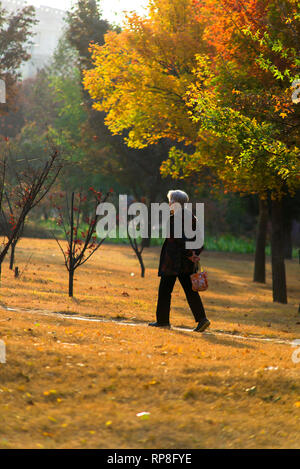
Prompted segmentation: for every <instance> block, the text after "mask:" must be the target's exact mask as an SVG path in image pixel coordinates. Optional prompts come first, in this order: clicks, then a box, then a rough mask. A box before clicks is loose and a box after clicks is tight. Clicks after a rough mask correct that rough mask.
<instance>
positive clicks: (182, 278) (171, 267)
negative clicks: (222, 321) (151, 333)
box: [149, 190, 210, 332]
mask: <svg viewBox="0 0 300 469" xmlns="http://www.w3.org/2000/svg"><path fill="white" fill-rule="evenodd" d="M167 197H168V200H169V206H170V211H171V215H170V229H169V233H168V237H167V238H166V239H165V242H164V244H163V247H162V250H161V255H160V263H159V271H158V275H159V276H160V277H161V280H160V285H159V291H158V301H157V308H156V322H152V323H150V324H149V326H154V327H167V328H169V327H170V306H171V295H172V291H173V288H174V285H175V282H176V279H177V278H178V280H179V282H180V283H181V285H182V288H183V290H184V292H185V295H186V299H187V301H188V304H189V306H190V309H191V311H192V313H193V315H194V318H195V321H196V322H197V323H198V324H197V326H196V328H195V329H194V331H196V332H203V331H204V330H205V329H207V328H208V327H209V325H210V322H209V320H208V319H207V318H206V314H205V310H204V307H203V304H202V301H201V298H200V296H199V293H198V292H196V291H194V290H193V289H192V282H191V278H190V275H191V274H193V273H194V272H195V270H196V267H197V264H198V261H199V260H200V257H199V254H200V253H201V251H202V250H203V246H199V248H198V249H195V250H191V249H186V246H185V244H186V241H192V239H187V238H186V236H185V233H186V230H185V229H184V219H185V218H184V216H183V213H184V210H185V208H184V205H185V204H186V203H187V202H188V201H189V198H188V195H187V194H186V193H185V192H183V191H180V190H176V191H169V193H168V195H167ZM178 207H179V209H181V210H182V218H181V219H180V220H182V236H181V237H180V238H178V237H176V236H175V234H176V233H174V218H175V216H176V213H175V212H176V210H178ZM191 220H192V225H193V226H192V229H193V231H194V230H195V227H196V224H197V219H196V217H195V216H194V215H192V214H191Z"/></svg>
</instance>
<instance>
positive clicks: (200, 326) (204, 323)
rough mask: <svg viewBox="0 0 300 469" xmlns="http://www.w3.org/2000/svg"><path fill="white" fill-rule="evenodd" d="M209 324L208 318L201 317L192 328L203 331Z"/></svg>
mask: <svg viewBox="0 0 300 469" xmlns="http://www.w3.org/2000/svg"><path fill="white" fill-rule="evenodd" d="M209 326H210V321H209V320H208V319H203V320H202V321H200V322H199V323H198V326H197V327H196V328H195V329H194V331H195V332H204V331H205V329H207V328H208V327H209Z"/></svg>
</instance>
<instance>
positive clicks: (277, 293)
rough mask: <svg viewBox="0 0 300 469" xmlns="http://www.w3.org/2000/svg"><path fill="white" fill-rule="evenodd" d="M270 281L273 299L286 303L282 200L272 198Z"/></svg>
mask: <svg viewBox="0 0 300 469" xmlns="http://www.w3.org/2000/svg"><path fill="white" fill-rule="evenodd" d="M271 217H272V239H271V249H272V283H273V285H272V286H273V301H274V302H275V301H276V302H278V303H284V304H286V303H287V289H286V276H285V264H284V254H283V216H282V202H281V201H280V200H272V208H271Z"/></svg>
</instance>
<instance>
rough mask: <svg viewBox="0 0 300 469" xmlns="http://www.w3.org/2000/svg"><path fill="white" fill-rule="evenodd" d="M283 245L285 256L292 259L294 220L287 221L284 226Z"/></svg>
mask: <svg viewBox="0 0 300 469" xmlns="http://www.w3.org/2000/svg"><path fill="white" fill-rule="evenodd" d="M283 242H284V244H283V246H284V258H285V259H292V257H293V243H292V220H289V221H285V223H284V227H283Z"/></svg>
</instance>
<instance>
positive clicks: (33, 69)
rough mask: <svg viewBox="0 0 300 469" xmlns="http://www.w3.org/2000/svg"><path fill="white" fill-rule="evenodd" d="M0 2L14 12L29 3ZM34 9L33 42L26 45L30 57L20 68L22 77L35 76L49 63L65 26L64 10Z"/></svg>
mask: <svg viewBox="0 0 300 469" xmlns="http://www.w3.org/2000/svg"><path fill="white" fill-rule="evenodd" d="M1 4H2V7H3V8H5V9H6V10H7V11H8V12H14V11H16V10H20V9H22V8H24V6H26V5H30V0H28V2H24V1H21V0H1ZM35 10H36V18H37V20H38V23H37V24H36V25H35V26H34V28H33V31H34V33H35V35H34V36H33V39H32V42H33V44H32V45H30V46H28V52H29V53H30V55H31V59H29V60H28V62H26V63H24V65H23V66H22V68H21V71H22V77H23V79H26V78H30V77H33V76H35V74H36V73H37V71H38V70H39V69H41V68H43V67H44V66H45V65H46V64H47V63H49V61H50V59H51V57H52V55H53V52H54V50H55V48H56V46H57V44H58V41H59V38H60V37H61V35H62V33H63V29H64V26H65V22H64V17H65V15H66V12H65V11H63V10H59V9H57V8H51V7H48V6H40V7H35Z"/></svg>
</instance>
